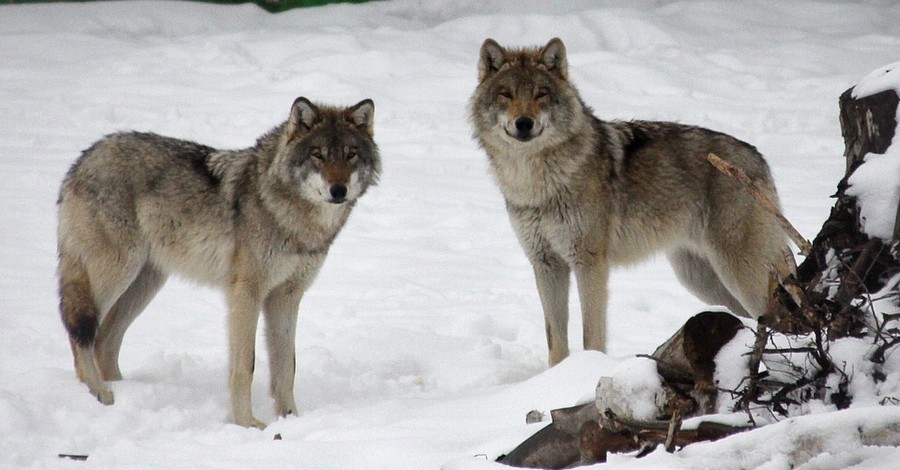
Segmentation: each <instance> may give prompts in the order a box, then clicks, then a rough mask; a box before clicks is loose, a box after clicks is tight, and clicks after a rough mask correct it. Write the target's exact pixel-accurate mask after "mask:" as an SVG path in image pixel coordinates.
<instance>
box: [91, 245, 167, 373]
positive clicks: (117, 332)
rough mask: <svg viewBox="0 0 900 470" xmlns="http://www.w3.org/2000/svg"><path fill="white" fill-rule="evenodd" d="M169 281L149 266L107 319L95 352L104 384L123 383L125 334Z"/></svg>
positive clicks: (101, 329)
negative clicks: (121, 359)
mask: <svg viewBox="0 0 900 470" xmlns="http://www.w3.org/2000/svg"><path fill="white" fill-rule="evenodd" d="M167 278H168V277H167V275H166V274H165V273H163V272H162V271H160V270H159V269H157V268H156V267H154V266H152V265H151V264H150V263H147V264H145V265H144V267H143V268H141V271H140V272H139V273H138V275H137V277H136V278H135V279H134V281H132V283H131V285H130V286H128V288H127V289H125V292H124V293H122V295H121V296H120V297H119V299H118V300H116V303H115V304H113V306H112V308H110V310H109V313H107V314H106V316H105V317H104V318H103V322H101V323H100V330H99V332H98V333H97V343H96V346H95V347H94V350H95V354H96V358H97V363H98V365H99V366H100V374H101V376H102V377H103V379H104V380H121V379H122V372H121V371H120V370H119V350H120V349H121V347H122V339H123V338H124V337H125V331H126V330H127V329H128V327H129V326H130V325H131V323H132V322H133V321H134V319H135V318H137V317H138V315H140V313H141V312H143V311H144V309H145V308H146V307H147V304H148V303H150V300H152V299H153V297H154V296H155V295H156V293H157V292H159V289H160V288H161V287H162V286H163V284H165V282H166V279H167Z"/></svg>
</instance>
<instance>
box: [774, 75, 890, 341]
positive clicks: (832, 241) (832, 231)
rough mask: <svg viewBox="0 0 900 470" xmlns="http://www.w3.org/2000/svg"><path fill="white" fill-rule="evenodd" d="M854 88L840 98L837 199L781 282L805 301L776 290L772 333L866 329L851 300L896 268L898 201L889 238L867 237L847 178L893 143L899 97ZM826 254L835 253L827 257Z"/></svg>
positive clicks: (845, 332) (851, 332)
mask: <svg viewBox="0 0 900 470" xmlns="http://www.w3.org/2000/svg"><path fill="white" fill-rule="evenodd" d="M853 92H854V88H850V89H848V90H846V91H845V92H844V93H843V94H842V95H841V97H840V99H839V106H840V110H841V114H840V122H841V133H842V135H843V137H844V159H845V160H846V171H845V174H844V177H843V178H842V179H841V180H840V181H839V182H838V185H837V193H836V194H835V195H834V197H836V198H837V201H836V202H835V204H834V207H832V209H831V214H830V215H829V217H828V219H827V220H826V221H825V223H823V224H822V228H821V230H820V231H819V233H818V235H816V237H815V239H813V243H812V250H811V251H810V252H809V253H808V254H807V257H806V259H805V260H804V261H803V262H802V263H801V264H800V265H799V266H798V269H797V276H796V278H794V279H788V280H786V282H785V284H786V285H793V286H795V287H796V288H797V290H800V291H802V292H803V295H802V298H803V302H802V303H804V304H805V305H797V302H796V299H792V298H791V296H789V295H788V294H787V291H786V290H785V289H784V288H782V289H779V290H778V292H777V293H776V295H778V302H776V305H775V308H773V309H770V312H769V314H768V315H766V316H765V317H764V319H763V320H764V321H765V322H766V323H767V324H768V325H769V326H770V327H772V329H773V330H775V331H779V332H783V333H807V332H810V331H813V330H816V329H821V328H825V329H827V332H828V337H829V338H832V339H833V338H838V337H842V336H847V335H858V334H860V332H861V331H862V329H864V328H865V322H864V321H863V320H862V315H863V312H862V311H860V309H858V308H855V307H853V306H851V305H850V303H851V302H850V301H851V300H852V299H854V298H857V297H859V296H861V295H864V294H866V293H869V292H876V291H878V290H879V289H880V288H881V287H882V284H883V282H884V280H885V278H886V277H888V276H890V275H891V274H892V273H896V272H898V271H900V250H898V246H900V245H898V242H897V240H898V239H900V204H898V210H897V219H896V222H895V224H894V237H893V241H890V240H887V241H886V240H881V239H877V238H870V237H869V236H868V235H866V234H865V233H864V232H863V231H862V229H861V224H860V213H859V207H858V205H857V200H856V198H855V197H853V196H850V195H848V194H847V188H848V187H849V185H848V183H847V181H848V180H849V179H850V176H851V175H852V174H853V173H854V172H855V171H856V169H857V168H859V166H860V165H862V164H863V162H864V159H865V156H866V155H868V154H870V153H875V154H883V153H884V152H886V151H887V149H888V148H889V147H890V146H891V144H892V142H893V140H894V133H895V131H896V129H897V118H896V116H897V107H898V103H900V97H898V95H897V92H896V91H894V90H886V91H883V92H880V93H876V94H873V95H870V96H865V97H859V98H856V97H854V95H853ZM831 250H833V251H831ZM829 253H832V254H834V255H835V256H834V257H831V258H830V259H829ZM829 261H830V263H829ZM825 279H831V280H832V281H834V282H837V283H839V285H840V287H839V289H838V292H837V294H836V295H833V296H829V295H826V293H823V292H819V291H817V289H816V288H817V287H818V286H820V285H821V282H822V281H823V280H825ZM794 297H796V296H794Z"/></svg>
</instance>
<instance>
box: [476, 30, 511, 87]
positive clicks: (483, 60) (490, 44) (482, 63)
mask: <svg viewBox="0 0 900 470" xmlns="http://www.w3.org/2000/svg"><path fill="white" fill-rule="evenodd" d="M504 62H506V49H504V48H503V46H501V45H500V44H497V41H494V40H493V39H485V40H484V44H482V45H481V53H480V54H479V59H478V81H483V80H484V79H485V78H487V77H488V76H489V75H491V74H493V73H494V72H496V71H497V70H500V66H501V65H503V63H504Z"/></svg>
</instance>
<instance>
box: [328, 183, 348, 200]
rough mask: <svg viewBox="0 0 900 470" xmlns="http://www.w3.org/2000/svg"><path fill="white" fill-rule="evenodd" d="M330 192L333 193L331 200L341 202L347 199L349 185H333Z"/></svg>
mask: <svg viewBox="0 0 900 470" xmlns="http://www.w3.org/2000/svg"><path fill="white" fill-rule="evenodd" d="M329 192H330V193H331V201H329V202H333V203H335V204H340V203H342V202H344V201H345V200H346V199H347V186H344V185H343V184H336V185H333V186H332V187H331V189H330V190H329Z"/></svg>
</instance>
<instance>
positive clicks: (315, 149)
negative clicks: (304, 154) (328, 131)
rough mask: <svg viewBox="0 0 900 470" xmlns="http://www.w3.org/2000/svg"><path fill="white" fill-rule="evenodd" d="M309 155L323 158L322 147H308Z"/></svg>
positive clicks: (318, 158) (319, 158)
mask: <svg viewBox="0 0 900 470" xmlns="http://www.w3.org/2000/svg"><path fill="white" fill-rule="evenodd" d="M309 156H310V157H312V158H315V159H316V160H322V159H323V158H324V157H322V149H320V148H319V147H310V149H309Z"/></svg>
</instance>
